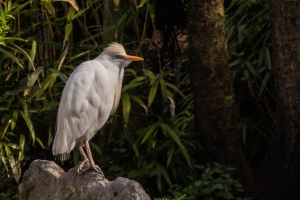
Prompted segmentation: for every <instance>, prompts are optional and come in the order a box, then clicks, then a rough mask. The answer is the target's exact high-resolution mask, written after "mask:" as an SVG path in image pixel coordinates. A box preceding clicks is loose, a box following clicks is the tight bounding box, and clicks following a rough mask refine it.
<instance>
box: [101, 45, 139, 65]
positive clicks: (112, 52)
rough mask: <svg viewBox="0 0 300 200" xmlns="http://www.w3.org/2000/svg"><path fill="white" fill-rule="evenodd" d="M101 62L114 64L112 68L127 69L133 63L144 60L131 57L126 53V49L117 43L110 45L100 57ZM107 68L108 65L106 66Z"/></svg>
mask: <svg viewBox="0 0 300 200" xmlns="http://www.w3.org/2000/svg"><path fill="white" fill-rule="evenodd" d="M100 60H102V61H104V62H105V61H108V62H111V63H113V64H112V65H111V66H118V67H127V66H128V65H129V63H131V62H132V61H142V60H144V59H143V58H141V57H138V56H130V55H127V54H126V52H125V49H124V47H123V46H122V45H121V44H119V43H116V42H113V43H111V44H109V45H108V47H106V48H105V49H104V51H103V53H102V54H101V55H100ZM104 66H105V67H107V65H104Z"/></svg>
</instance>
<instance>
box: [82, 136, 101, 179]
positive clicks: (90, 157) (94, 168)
mask: <svg viewBox="0 0 300 200" xmlns="http://www.w3.org/2000/svg"><path fill="white" fill-rule="evenodd" d="M85 150H86V153H87V157H88V159H89V161H90V168H92V169H93V170H95V171H96V172H97V173H99V174H100V175H102V176H103V178H104V174H103V172H102V170H101V168H100V167H99V166H97V165H95V163H94V160H93V157H92V153H91V150H90V145H89V142H88V141H87V140H86V141H85Z"/></svg>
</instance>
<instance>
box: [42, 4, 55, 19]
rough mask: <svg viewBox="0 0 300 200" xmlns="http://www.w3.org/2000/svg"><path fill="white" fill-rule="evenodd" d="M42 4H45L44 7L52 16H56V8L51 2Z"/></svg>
mask: <svg viewBox="0 0 300 200" xmlns="http://www.w3.org/2000/svg"><path fill="white" fill-rule="evenodd" d="M41 3H42V4H43V6H45V8H46V9H47V10H48V11H49V13H50V14H51V15H52V16H55V8H54V6H53V5H52V3H51V2H50V1H43V0H42V1H41Z"/></svg>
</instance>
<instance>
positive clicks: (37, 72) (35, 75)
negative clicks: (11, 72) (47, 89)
mask: <svg viewBox="0 0 300 200" xmlns="http://www.w3.org/2000/svg"><path fill="white" fill-rule="evenodd" d="M43 70H44V67H38V68H37V69H36V70H35V71H34V72H32V73H31V74H30V75H29V77H28V82H27V87H29V88H30V87H32V86H33V85H34V84H35V82H36V80H37V78H38V76H39V75H40V73H41V72H42V71H43Z"/></svg>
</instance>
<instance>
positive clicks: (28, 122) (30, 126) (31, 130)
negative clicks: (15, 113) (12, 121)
mask: <svg viewBox="0 0 300 200" xmlns="http://www.w3.org/2000/svg"><path fill="white" fill-rule="evenodd" d="M20 114H21V115H22V117H23V119H24V121H25V123H26V125H27V127H28V129H29V132H30V135H31V139H32V145H34V142H35V132H34V128H33V125H32V122H31V120H30V119H29V117H28V115H26V114H25V113H24V112H23V111H20Z"/></svg>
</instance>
